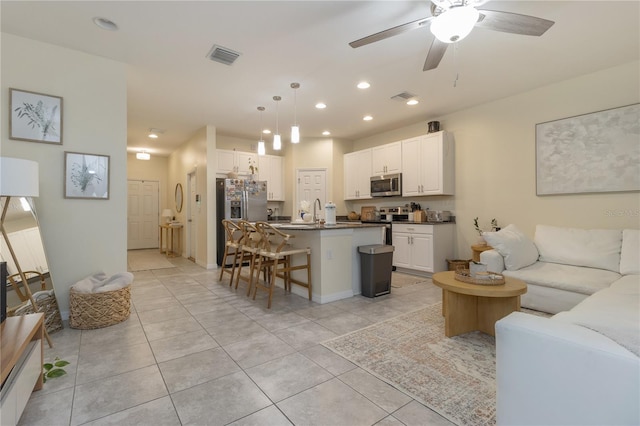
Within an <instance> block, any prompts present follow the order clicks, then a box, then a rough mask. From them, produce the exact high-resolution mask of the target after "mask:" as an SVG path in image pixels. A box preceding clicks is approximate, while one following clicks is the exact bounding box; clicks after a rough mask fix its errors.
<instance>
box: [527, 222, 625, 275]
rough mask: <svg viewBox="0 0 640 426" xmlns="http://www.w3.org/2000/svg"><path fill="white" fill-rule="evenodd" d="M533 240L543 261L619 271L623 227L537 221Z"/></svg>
mask: <svg viewBox="0 0 640 426" xmlns="http://www.w3.org/2000/svg"><path fill="white" fill-rule="evenodd" d="M534 241H535V243H536V246H537V247H538V251H539V252H540V260H541V261H542V262H551V263H561V264H563V265H574V266H586V267H589V268H598V269H607V270H609V271H613V272H619V271H620V249H621V248H622V231H621V230H616V229H579V228H564V227H556V226H548V225H538V226H537V227H536V236H535V238H534Z"/></svg>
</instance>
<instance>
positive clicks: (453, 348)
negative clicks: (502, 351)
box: [322, 303, 496, 425]
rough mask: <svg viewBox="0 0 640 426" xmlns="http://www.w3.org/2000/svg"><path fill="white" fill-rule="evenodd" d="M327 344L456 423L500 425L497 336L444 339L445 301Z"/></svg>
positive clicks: (478, 334) (478, 333)
mask: <svg viewBox="0 0 640 426" xmlns="http://www.w3.org/2000/svg"><path fill="white" fill-rule="evenodd" d="M322 344H323V345H324V346H325V347H327V348H329V349H331V350H332V351H334V352H336V353H337V354H339V355H341V356H343V357H344V358H346V359H348V360H349V361H351V362H353V363H355V364H356V365H358V366H360V367H362V368H364V369H365V370H367V371H369V372H370V373H372V374H374V375H375V376H376V377H378V378H380V379H381V380H384V381H385V382H387V383H389V384H390V385H392V386H394V387H396V388H398V389H400V390H401V391H403V392H405V393H407V394H408V395H410V396H412V397H413V398H414V399H416V400H418V401H420V402H422V403H423V404H424V405H426V406H427V407H429V408H430V409H432V410H434V411H436V412H437V413H438V414H440V415H441V416H443V417H445V418H447V419H449V420H450V421H452V422H453V423H456V424H458V425H493V424H495V411H496V407H495V404H496V384H495V338H494V337H492V336H489V335H487V334H484V333H481V332H477V331H476V332H471V333H466V334H463V335H460V336H455V337H453V338H447V337H445V335H444V317H443V316H442V305H441V304H440V303H438V304H436V305H432V306H429V307H427V308H424V309H420V310H418V311H414V312H411V313H408V314H404V315H400V316H398V317H395V318H392V319H389V320H386V321H383V322H380V323H377V324H374V325H372V326H370V327H367V328H364V329H361V330H358V331H355V332H353V333H349V334H346V335H344V336H340V337H337V338H335V339H331V340H329V341H326V342H324V343H322Z"/></svg>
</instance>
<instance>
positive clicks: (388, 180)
mask: <svg viewBox="0 0 640 426" xmlns="http://www.w3.org/2000/svg"><path fill="white" fill-rule="evenodd" d="M369 180H370V181H371V196H372V197H392V196H399V195H402V173H395V174H390V175H379V176H372V177H371V178H370V179H369Z"/></svg>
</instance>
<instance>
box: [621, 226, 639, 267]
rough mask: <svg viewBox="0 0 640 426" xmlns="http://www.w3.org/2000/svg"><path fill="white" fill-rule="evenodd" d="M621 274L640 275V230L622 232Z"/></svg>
mask: <svg viewBox="0 0 640 426" xmlns="http://www.w3.org/2000/svg"><path fill="white" fill-rule="evenodd" d="M620 273H621V274H622V275H638V274H640V229H625V230H624V231H622V252H621V253H620Z"/></svg>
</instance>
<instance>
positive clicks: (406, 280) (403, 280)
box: [391, 272, 429, 288]
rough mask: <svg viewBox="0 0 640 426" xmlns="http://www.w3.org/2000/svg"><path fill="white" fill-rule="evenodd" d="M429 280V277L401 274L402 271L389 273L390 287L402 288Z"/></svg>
mask: <svg viewBox="0 0 640 426" xmlns="http://www.w3.org/2000/svg"><path fill="white" fill-rule="evenodd" d="M425 281H429V278H426V277H418V276H416V275H410V274H403V273H402V272H392V273H391V287H394V288H402V287H406V286H410V285H414V284H418V283H423V282H425Z"/></svg>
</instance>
